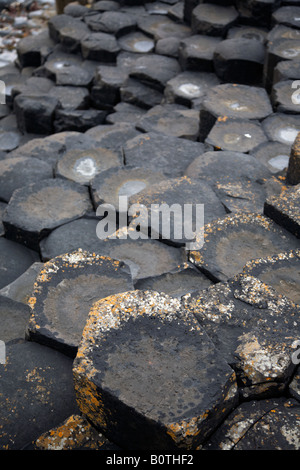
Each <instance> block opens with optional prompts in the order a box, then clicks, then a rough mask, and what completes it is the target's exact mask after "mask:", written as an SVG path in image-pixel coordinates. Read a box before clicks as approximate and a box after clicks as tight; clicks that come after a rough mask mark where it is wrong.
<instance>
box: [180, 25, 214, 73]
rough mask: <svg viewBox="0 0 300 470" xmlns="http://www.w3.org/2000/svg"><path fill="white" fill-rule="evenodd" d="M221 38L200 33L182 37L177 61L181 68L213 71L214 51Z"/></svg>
mask: <svg viewBox="0 0 300 470" xmlns="http://www.w3.org/2000/svg"><path fill="white" fill-rule="evenodd" d="M221 40H222V39H221V38H215V37H211V36H205V35H201V34H194V35H192V36H189V37H187V38H185V39H183V40H182V41H181V42H180V45H179V48H178V61H179V63H180V66H181V68H182V70H194V71H198V72H214V63H213V57H214V52H215V49H216V47H217V45H218V44H219V43H220V42H221Z"/></svg>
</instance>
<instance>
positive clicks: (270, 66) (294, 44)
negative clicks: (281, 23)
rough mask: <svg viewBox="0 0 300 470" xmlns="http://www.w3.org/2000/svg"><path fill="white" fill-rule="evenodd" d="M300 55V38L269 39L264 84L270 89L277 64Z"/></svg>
mask: <svg viewBox="0 0 300 470" xmlns="http://www.w3.org/2000/svg"><path fill="white" fill-rule="evenodd" d="M299 57H300V38H299V39H286V38H279V39H275V40H274V41H269V43H268V46H267V50H266V57H265V63H264V71H263V75H264V85H265V87H266V88H267V90H270V88H271V87H272V84H273V75H274V69H275V67H276V65H277V64H278V63H279V62H281V61H284V60H292V59H293V60H294V59H298V58H299Z"/></svg>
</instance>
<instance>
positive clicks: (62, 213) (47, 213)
mask: <svg viewBox="0 0 300 470" xmlns="http://www.w3.org/2000/svg"><path fill="white" fill-rule="evenodd" d="M91 208H92V207H91V201H90V198H89V194H88V191H87V188H85V187H84V186H81V185H79V184H76V183H74V182H73V181H72V182H71V181H67V180H63V179H60V178H57V179H47V180H42V181H39V182H37V183H33V184H30V185H28V186H23V187H21V188H19V189H17V190H16V191H15V192H14V194H13V196H12V197H11V199H10V201H9V204H8V206H7V209H6V213H5V215H4V217H3V224H4V227H5V234H6V237H7V238H9V239H10V240H16V241H18V242H20V243H23V245H25V246H27V247H30V248H32V249H34V250H37V251H38V250H39V242H40V240H41V239H42V238H43V237H44V236H46V235H48V234H49V233H50V232H51V230H53V229H54V228H56V227H58V226H60V225H62V224H64V223H66V222H69V221H71V220H74V219H78V218H79V217H82V216H83V215H85V214H86V213H87V212H88V211H90V210H91Z"/></svg>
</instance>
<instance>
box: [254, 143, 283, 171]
mask: <svg viewBox="0 0 300 470" xmlns="http://www.w3.org/2000/svg"><path fill="white" fill-rule="evenodd" d="M250 154H251V155H253V156H254V157H255V158H257V159H258V160H259V161H260V162H261V163H262V164H263V165H265V166H266V167H267V168H268V170H269V171H270V172H271V173H273V174H275V175H276V174H278V175H281V174H282V172H284V171H285V170H286V169H287V167H288V164H289V158H290V146H289V145H285V144H281V143H279V142H269V141H268V142H265V143H263V144H261V145H259V146H258V147H256V148H255V149H253V150H250Z"/></svg>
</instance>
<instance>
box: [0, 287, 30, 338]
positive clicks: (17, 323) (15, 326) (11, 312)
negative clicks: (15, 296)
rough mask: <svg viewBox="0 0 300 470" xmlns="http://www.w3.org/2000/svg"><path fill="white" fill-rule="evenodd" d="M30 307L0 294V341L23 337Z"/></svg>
mask: <svg viewBox="0 0 300 470" xmlns="http://www.w3.org/2000/svg"><path fill="white" fill-rule="evenodd" d="M29 318H30V308H29V307H28V305H24V304H22V303H20V302H16V301H14V300H12V299H8V298H7V297H4V296H2V295H0V321H1V341H4V342H5V343H8V342H9V341H12V340H19V339H20V338H22V339H25V331H26V326H27V323H28V321H29Z"/></svg>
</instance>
